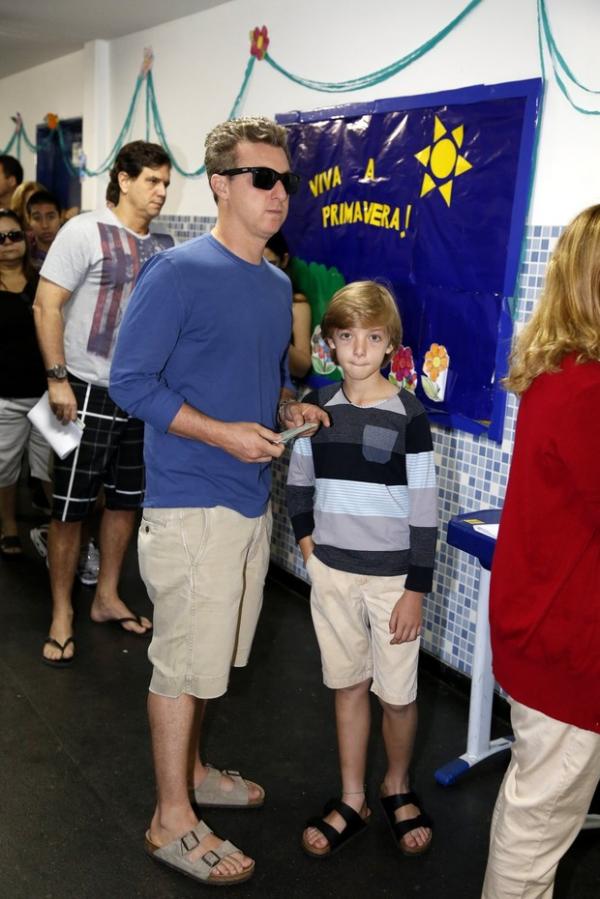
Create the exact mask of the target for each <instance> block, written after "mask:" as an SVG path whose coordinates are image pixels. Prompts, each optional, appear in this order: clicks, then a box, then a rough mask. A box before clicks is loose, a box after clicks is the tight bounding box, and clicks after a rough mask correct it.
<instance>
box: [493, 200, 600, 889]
mask: <svg viewBox="0 0 600 899" xmlns="http://www.w3.org/2000/svg"><path fill="white" fill-rule="evenodd" d="M506 386H507V387H508V389H510V390H513V391H515V392H516V393H517V394H519V395H521V396H522V399H521V405H520V409H519V415H518V420H517V430H516V439H515V447H514V454H513V460H512V466H511V470H510V477H509V482H508V489H507V493H506V501H505V504H504V510H503V513H502V520H501V522H500V532H499V535H498V542H497V546H496V551H495V554H494V563H493V566H492V580H491V588H490V627H491V640H492V651H493V664H494V673H495V676H496V679H497V680H498V682H499V683H500V684H501V686H502V687H503V688H504V689H505V690H506V691H507V693H508V694H509V696H510V702H511V719H512V725H513V730H514V734H515V742H514V744H513V748H512V755H511V761H510V765H509V768H508V770H507V772H506V776H505V778H504V781H503V783H502V785H501V787H500V792H499V795H498V800H497V802H496V807H495V810H494V815H493V818H492V830H491V839H490V855H489V859H488V866H487V871H486V877H485V883H484V887H483V899H509V897H511V899H513V897H517V896H518V897H519V899H550V897H551V896H552V893H553V889H554V878H555V874H556V868H557V865H558V862H559V861H560V859H561V857H562V856H563V855H564V853H565V852H566V850H567V849H568V848H569V846H570V845H571V843H572V842H573V840H574V839H575V837H576V836H577V834H578V832H579V830H580V829H581V826H582V824H583V821H584V819H585V815H586V812H587V809H588V807H589V804H590V801H591V799H592V796H593V794H594V790H595V788H596V786H597V784H598V781H599V780H600V465H599V464H598V452H599V447H600V205H597V206H592V207H590V208H589V209H586V210H584V211H583V212H581V213H580V214H579V215H578V216H577V217H576V218H575V219H574V221H573V222H571V224H570V225H569V226H568V227H567V228H566V229H565V231H564V232H563V234H562V235H561V237H560V239H559V241H558V244H557V247H556V250H555V252H554V254H553V256H552V258H551V260H550V263H549V266H548V271H547V275H546V285H545V289H544V292H543V295H542V297H541V299H540V301H539V304H538V306H537V308H536V310H535V311H534V314H533V317H532V319H531V321H530V322H529V323H528V325H527V326H526V327H525V328H524V329H523V332H522V333H521V336H520V337H519V339H518V340H517V343H516V346H515V349H514V350H513V354H512V357H511V366H510V371H509V375H508V378H507V380H506Z"/></svg>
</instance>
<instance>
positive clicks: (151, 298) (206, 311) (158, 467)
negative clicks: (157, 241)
mask: <svg viewBox="0 0 600 899" xmlns="http://www.w3.org/2000/svg"><path fill="white" fill-rule="evenodd" d="M291 300H292V297H291V285H290V282H289V279H288V278H287V277H286V276H285V275H284V274H282V273H281V272H280V271H278V270H277V269H276V268H274V267H273V266H272V265H269V264H268V263H267V262H265V261H262V262H261V263H260V264H259V265H253V264H251V263H249V262H246V261H245V260H243V259H240V258H239V257H238V256H235V255H234V254H233V253H231V252H229V250H227V249H226V248H225V247H224V246H223V245H222V244H220V243H219V242H218V241H217V240H215V238H214V237H212V235H208V234H206V235H203V236H202V237H199V238H196V239H195V240H191V241H189V242H187V243H185V244H182V245H181V246H178V247H175V248H174V249H172V250H168V251H166V252H164V253H161V254H160V255H159V256H155V257H154V258H153V259H151V260H149V262H147V263H146V265H145V266H144V268H143V269H142V271H141V273H140V276H139V278H138V282H137V285H136V287H135V290H134V293H133V295H132V297H131V300H130V302H129V305H128V308H127V312H126V313H125V316H124V319H123V323H122V325H121V329H120V332H119V338H118V341H117V346H116V350H115V354H114V358H113V364H112V369H111V376H110V395H111V396H112V398H113V399H114V401H115V402H116V403H117V404H118V405H119V406H121V408H123V409H125V410H126V411H127V412H129V413H130V414H131V415H134V416H135V417H137V418H141V419H142V420H143V421H144V422H145V423H146V432H145V442H144V460H145V463H146V499H145V505H146V506H149V507H162V508H189V507H212V506H226V507H228V508H232V509H235V510H236V511H238V512H240V513H241V514H242V515H245V516H247V517H255V516H258V515H261V514H262V513H263V512H264V509H265V507H266V504H267V502H268V498H269V491H270V484H271V481H270V478H271V475H270V466H269V465H268V464H265V463H244V462H240V461H238V460H237V459H234V457H233V456H231V455H229V454H228V453H226V452H225V451H224V450H221V449H219V448H218V447H213V446H208V445H207V444H205V443H202V442H201V441H197V440H190V439H187V438H184V437H178V436H176V435H174V434H170V433H168V429H169V426H170V425H171V422H172V421H173V419H174V418H175V416H176V415H177V412H178V411H179V409H180V408H181V406H182V404H183V403H184V402H185V403H188V404H189V405H190V406H193V407H194V408H195V409H198V410H199V411H201V412H203V413H205V414H206V415H209V416H211V417H212V418H216V419H219V420H221V421H231V422H233V421H254V422H259V423H260V424H263V425H265V426H266V427H269V428H273V427H274V426H275V420H276V408H277V402H278V398H279V394H280V390H281V388H282V387H283V386H290V381H289V376H288V375H287V374H286V372H287V361H286V360H287V351H288V346H289V341H290V335H291V328H292V313H291Z"/></svg>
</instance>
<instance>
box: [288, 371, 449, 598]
mask: <svg viewBox="0 0 600 899" xmlns="http://www.w3.org/2000/svg"><path fill="white" fill-rule="evenodd" d="M303 401H304V402H307V403H315V404H316V405H318V406H321V408H323V409H325V410H326V411H327V413H328V414H329V416H330V419H331V427H330V428H320V429H319V431H318V432H317V433H316V435H315V436H314V437H312V438H306V437H302V438H299V439H298V440H296V442H295V444H294V447H293V451H292V456H291V460H290V467H289V474H288V482H287V491H286V493H287V505H288V511H289V513H290V518H291V520H292V526H293V528H294V533H295V535H296V540H300V539H301V538H302V537H308V536H311V535H312V538H313V540H314V543H315V555H316V557H317V558H318V559H319V560H320V561H321V562H323V563H324V564H325V565H329V566H330V567H331V568H338V569H340V570H342V571H349V572H353V573H355V574H369V575H378V576H383V577H386V576H393V575H398V574H406V575H407V578H406V589H408V590H416V591H419V592H423V593H427V592H428V591H429V590H431V584H432V577H433V563H434V557H435V541H436V530H437V488H436V477H435V465H434V459H433V447H432V442H431V432H430V429H429V422H428V421H427V416H426V414H425V410H424V409H423V406H422V405H421V403H420V402H419V400H418V399H417V398H416V397H415V396H413V394H412V393H410V392H409V391H407V390H400V391H398V393H397V394H395V395H394V396H392V397H390V398H389V399H387V400H384V401H383V402H381V403H379V404H378V405H376V406H367V407H362V406H354V405H353V404H352V403H351V402H350V401H349V400H348V399H347V397H346V395H345V394H344V390H343V387H342V386H341V385H340V384H333V385H330V386H327V387H324V388H322V389H320V390H317V391H314V392H312V393H310V394H308V396H306V397H304V400H303Z"/></svg>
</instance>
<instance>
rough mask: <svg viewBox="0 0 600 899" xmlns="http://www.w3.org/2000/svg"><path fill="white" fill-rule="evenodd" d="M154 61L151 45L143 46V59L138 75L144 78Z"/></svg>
mask: <svg viewBox="0 0 600 899" xmlns="http://www.w3.org/2000/svg"><path fill="white" fill-rule="evenodd" d="M153 62H154V51H153V50H152V47H144V60H143V62H142V68H141V70H140V75H141V76H142V78H145V77H146V75H147V74H148V72H149V71H150V69H151V68H152V63H153Z"/></svg>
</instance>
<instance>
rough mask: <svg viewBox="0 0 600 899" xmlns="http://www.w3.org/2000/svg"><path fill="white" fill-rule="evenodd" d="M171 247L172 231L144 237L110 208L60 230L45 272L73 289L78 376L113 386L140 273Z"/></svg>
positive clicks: (70, 364) (69, 309) (70, 349)
mask: <svg viewBox="0 0 600 899" xmlns="http://www.w3.org/2000/svg"><path fill="white" fill-rule="evenodd" d="M171 246H173V238H172V237H171V236H170V235H168V234H152V233H151V234H146V235H144V236H143V237H142V236H141V235H139V234H136V233H135V232H134V231H130V230H129V229H128V228H125V227H124V226H123V225H122V224H121V222H120V221H119V219H118V218H117V216H116V215H115V214H114V213H113V212H112V211H111V210H110V209H102V210H98V211H96V212H86V213H83V214H82V215H79V216H77V217H76V218H74V219H71V221H70V222H67V224H66V225H64V227H63V228H61V230H60V231H59V232H58V234H57V235H56V238H55V239H54V241H53V243H52V246H51V247H50V250H49V251H48V255H47V256H46V259H45V261H44V264H43V266H42V270H41V272H40V274H41V275H42V277H44V278H47V279H48V280H49V281H52V282H53V283H54V284H58V285H59V287H64V288H65V290H69V291H71V297H70V298H69V300H68V301H67V303H66V304H65V305H64V307H63V315H64V322H65V333H64V343H65V359H66V362H67V368H68V369H69V371H70V372H71V373H72V374H74V375H75V376H76V377H78V378H81V379H82V380H84V381H88V382H89V383H91V384H96V385H98V386H101V387H108V378H109V372H110V364H111V360H112V355H113V352H114V348H115V343H116V340H117V334H118V332H119V326H120V324H121V321H122V319H123V315H124V313H125V309H126V308H127V303H128V301H129V297H130V295H131V292H132V290H133V288H134V285H135V281H136V278H137V275H138V272H139V271H140V269H141V267H142V265H143V264H144V262H146V260H147V259H150V257H151V256H154V255H155V254H156V253H160V252H161V250H165V249H167V248H168V247H171ZM167 300H168V298H167V297H165V301H167Z"/></svg>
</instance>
